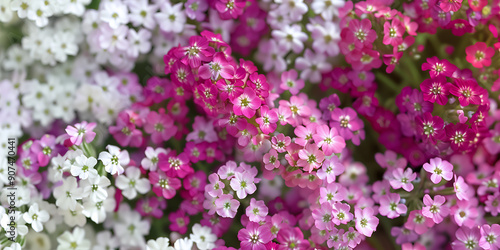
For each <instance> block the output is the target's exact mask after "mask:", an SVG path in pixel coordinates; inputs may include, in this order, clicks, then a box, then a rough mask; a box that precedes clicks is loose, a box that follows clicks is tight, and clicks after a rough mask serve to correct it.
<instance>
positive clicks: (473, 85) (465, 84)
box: [449, 78, 487, 107]
mask: <svg viewBox="0 0 500 250" xmlns="http://www.w3.org/2000/svg"><path fill="white" fill-rule="evenodd" d="M449 89H450V94H452V95H454V96H456V97H458V101H459V102H460V105H462V106H464V107H465V106H467V105H469V104H475V105H479V104H481V99H482V95H485V94H487V93H486V90H485V89H483V88H481V87H479V85H478V84H477V82H476V81H475V80H463V79H460V78H457V79H455V82H454V83H453V84H450V85H449Z"/></svg>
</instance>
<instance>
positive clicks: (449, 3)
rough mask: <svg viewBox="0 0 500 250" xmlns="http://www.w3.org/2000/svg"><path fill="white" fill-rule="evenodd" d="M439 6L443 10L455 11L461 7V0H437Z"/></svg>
mask: <svg viewBox="0 0 500 250" xmlns="http://www.w3.org/2000/svg"><path fill="white" fill-rule="evenodd" d="M438 1H439V8H441V9H442V10H443V11H444V12H450V11H453V12H455V11H457V10H459V9H460V7H462V0H438Z"/></svg>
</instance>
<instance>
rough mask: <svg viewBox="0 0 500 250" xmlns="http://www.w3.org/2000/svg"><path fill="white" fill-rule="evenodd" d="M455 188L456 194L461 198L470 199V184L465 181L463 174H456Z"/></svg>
mask: <svg viewBox="0 0 500 250" xmlns="http://www.w3.org/2000/svg"><path fill="white" fill-rule="evenodd" d="M453 190H454V191H455V195H456V196H457V199H459V200H469V193H470V192H469V185H467V183H465V181H464V178H463V177H462V176H459V177H458V178H457V176H456V175H455V183H453Z"/></svg>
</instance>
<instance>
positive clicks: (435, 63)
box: [422, 56, 457, 78]
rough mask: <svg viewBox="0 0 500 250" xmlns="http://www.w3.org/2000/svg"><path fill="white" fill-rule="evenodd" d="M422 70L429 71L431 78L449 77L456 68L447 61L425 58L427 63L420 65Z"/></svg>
mask: <svg viewBox="0 0 500 250" xmlns="http://www.w3.org/2000/svg"><path fill="white" fill-rule="evenodd" d="M422 70H430V71H429V74H430V75H431V78H434V77H437V76H440V75H442V76H447V77H451V76H452V75H453V72H455V71H456V70H457V66H455V65H453V64H451V63H450V62H449V61H448V60H446V59H442V60H439V59H438V58H437V57H436V56H434V57H431V58H427V62H426V63H423V64H422Z"/></svg>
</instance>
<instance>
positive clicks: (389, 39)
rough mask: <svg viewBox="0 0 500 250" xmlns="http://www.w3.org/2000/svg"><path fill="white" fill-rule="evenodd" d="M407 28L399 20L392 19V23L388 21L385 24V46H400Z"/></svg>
mask: <svg viewBox="0 0 500 250" xmlns="http://www.w3.org/2000/svg"><path fill="white" fill-rule="evenodd" d="M405 31H406V28H405V26H404V25H403V24H402V23H401V21H400V19H399V18H394V19H392V22H390V23H389V21H386V22H385V23H384V39H383V43H384V44H385V45H389V44H390V45H392V46H394V47H396V46H398V45H399V44H401V43H402V42H403V34H404V33H405Z"/></svg>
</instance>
